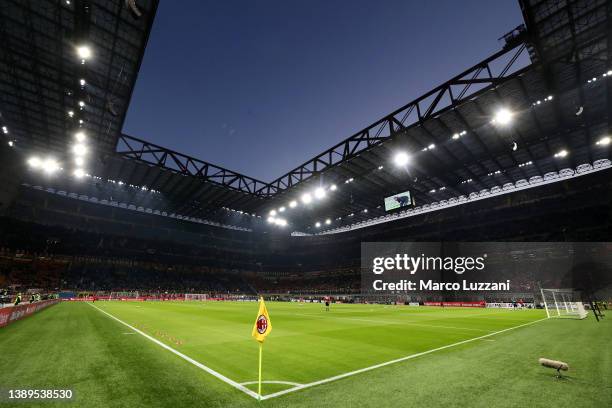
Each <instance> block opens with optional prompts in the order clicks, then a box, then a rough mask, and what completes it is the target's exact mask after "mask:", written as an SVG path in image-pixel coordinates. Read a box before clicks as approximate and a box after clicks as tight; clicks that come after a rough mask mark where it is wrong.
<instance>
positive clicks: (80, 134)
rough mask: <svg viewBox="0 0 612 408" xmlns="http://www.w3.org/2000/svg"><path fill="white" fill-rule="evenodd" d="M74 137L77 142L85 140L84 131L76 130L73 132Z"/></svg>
mask: <svg viewBox="0 0 612 408" xmlns="http://www.w3.org/2000/svg"><path fill="white" fill-rule="evenodd" d="M74 137H75V138H76V140H77V142H83V141H85V132H83V131H79V132H76V133H75V134H74Z"/></svg>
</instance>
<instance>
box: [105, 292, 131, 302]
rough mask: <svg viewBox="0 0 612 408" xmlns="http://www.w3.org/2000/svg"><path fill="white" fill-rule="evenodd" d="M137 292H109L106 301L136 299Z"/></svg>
mask: <svg viewBox="0 0 612 408" xmlns="http://www.w3.org/2000/svg"><path fill="white" fill-rule="evenodd" d="M138 296H139V294H138V291H128V292H111V293H110V296H109V297H108V300H113V299H119V300H121V299H138Z"/></svg>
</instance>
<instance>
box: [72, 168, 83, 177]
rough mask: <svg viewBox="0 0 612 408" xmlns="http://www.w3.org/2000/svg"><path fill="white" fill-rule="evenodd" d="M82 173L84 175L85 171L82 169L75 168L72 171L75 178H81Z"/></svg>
mask: <svg viewBox="0 0 612 408" xmlns="http://www.w3.org/2000/svg"><path fill="white" fill-rule="evenodd" d="M84 175H85V172H84V171H83V169H76V170H75V171H74V177H76V178H83V176H84Z"/></svg>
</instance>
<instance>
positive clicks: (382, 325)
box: [0, 301, 612, 407]
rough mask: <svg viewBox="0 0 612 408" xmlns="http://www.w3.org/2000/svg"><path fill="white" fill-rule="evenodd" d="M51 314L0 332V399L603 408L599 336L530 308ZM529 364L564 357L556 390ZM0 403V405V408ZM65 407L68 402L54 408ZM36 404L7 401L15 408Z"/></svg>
mask: <svg viewBox="0 0 612 408" xmlns="http://www.w3.org/2000/svg"><path fill="white" fill-rule="evenodd" d="M267 306H268V311H269V312H270V319H271V321H272V325H273V330H272V332H271V334H270V335H269V336H268V338H267V340H266V342H265V344H264V351H263V380H264V383H263V388H262V401H257V399H258V395H257V393H256V391H257V374H258V368H257V367H258V343H257V342H255V341H254V340H253V339H252V338H251V330H252V327H253V323H254V320H255V317H256V314H257V304H256V303H254V302H120V301H111V302H96V303H95V304H88V303H82V302H75V303H62V304H59V305H57V306H53V307H51V308H49V309H46V310H44V311H42V312H40V313H38V314H36V315H34V316H31V317H28V318H26V319H24V320H22V321H18V322H15V323H14V324H12V325H10V326H8V327H6V328H3V329H0V366H2V367H3V370H2V372H0V388H4V389H8V388H47V389H48V388H55V389H66V388H69V389H72V390H73V391H74V395H75V397H74V400H73V401H71V402H70V401H64V402H50V401H47V402H39V403H38V405H37V406H54V405H57V406H70V405H75V406H88V407H103V406H129V407H135V406H143V407H144V406H187V405H186V404H189V406H227V405H230V406H255V405H258V404H260V405H268V406H275V407H276V406H332V405H333V406H376V407H380V406H392V405H399V406H423V405H429V406H487V407H491V406H518V405H522V406H547V407H548V406H555V405H556V406H610V404H611V403H612V387H611V386H610V383H611V382H612V346H611V342H610V339H611V338H612V337H611V335H612V330H611V329H612V325H611V324H610V322H609V321H608V320H605V319H604V321H603V322H602V323H599V324H597V323H595V322H594V321H593V319H592V317H589V318H587V319H586V320H582V321H579V320H566V319H563V320H561V319H544V318H545V317H546V315H545V312H544V311H542V310H520V311H509V310H501V309H481V308H474V309H470V308H437V307H408V306H384V305H348V304H346V305H344V304H335V305H332V308H331V311H329V312H326V311H325V310H324V308H323V307H322V305H320V304H303V303H274V302H268V303H267ZM539 357H548V358H553V359H559V360H563V361H566V362H568V363H569V365H570V371H569V372H568V373H567V376H566V378H565V379H556V378H555V377H554V370H550V369H546V368H543V367H540V366H538V364H537V359H538V358H539ZM3 402H4V403H6V402H7V401H2V402H0V404H1V403H3ZM66 404H67V405H66ZM28 405H30V406H35V405H36V404H31V403H25V402H22V403H20V405H19V406H28Z"/></svg>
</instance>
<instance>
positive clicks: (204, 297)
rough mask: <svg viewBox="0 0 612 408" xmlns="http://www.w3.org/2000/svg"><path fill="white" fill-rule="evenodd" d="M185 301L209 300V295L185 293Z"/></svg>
mask: <svg viewBox="0 0 612 408" xmlns="http://www.w3.org/2000/svg"><path fill="white" fill-rule="evenodd" d="M185 300H200V301H201V300H208V294H207V293H185Z"/></svg>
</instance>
